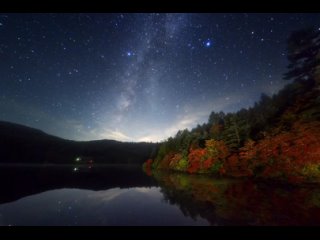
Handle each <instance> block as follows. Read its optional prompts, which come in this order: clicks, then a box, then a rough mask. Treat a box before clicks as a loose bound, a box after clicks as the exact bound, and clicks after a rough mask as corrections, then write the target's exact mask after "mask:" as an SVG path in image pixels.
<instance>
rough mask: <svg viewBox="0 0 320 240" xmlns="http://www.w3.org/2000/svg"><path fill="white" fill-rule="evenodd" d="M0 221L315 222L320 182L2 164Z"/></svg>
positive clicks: (84, 223)
mask: <svg viewBox="0 0 320 240" xmlns="http://www.w3.org/2000/svg"><path fill="white" fill-rule="evenodd" d="M0 189H1V195H0V225H5V226H8V225H10V226H16V225H24V226H29V225H36V226H39V225H49V226H57V225H58V226H60V225H63V226H89V225H94V226H100V225H102V226H114V225H116V226H118V225H129V226H141V225H142V226H146V225H152V226H154V225H157V226H158V225H160V226H161V225H186V226H189V225H190V226H191V225H201V226H206V225H213V226H217V225H320V188H319V187H317V186H303V187H302V186H300V187H292V186H283V185H281V186H278V185H275V184H266V183H262V182H254V181H252V180H247V179H242V180H239V179H237V180H235V179H215V178H212V177H209V176H201V175H187V174H181V173H168V172H155V173H153V175H152V176H148V175H147V174H145V173H144V172H143V171H142V170H141V167H140V166H123V165H122V166H121V165H114V166H80V165H77V166H72V165H70V166H47V167H44V166H29V167H26V166H16V167H10V166H1V167H0Z"/></svg>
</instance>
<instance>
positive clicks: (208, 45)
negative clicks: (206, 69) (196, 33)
mask: <svg viewBox="0 0 320 240" xmlns="http://www.w3.org/2000/svg"><path fill="white" fill-rule="evenodd" d="M205 46H206V47H210V46H211V41H210V40H209V39H208V40H207V41H206V42H205Z"/></svg>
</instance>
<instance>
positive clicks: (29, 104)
mask: <svg viewBox="0 0 320 240" xmlns="http://www.w3.org/2000/svg"><path fill="white" fill-rule="evenodd" d="M308 26H314V27H316V28H317V29H319V30H320V14H251V13H250V14H243V13H237V14H224V13H215V14H185V13H183V14H182V13H179V14H173V13H170V14H164V13H161V14H151V13H150V14H133V13H131V14H76V13H74V14H48V13H47V14H7V13H5V14H0V120H3V121H10V122H15V123H19V124H23V125H27V126H30V127H34V128H37V129H41V130H43V131H45V132H47V133H49V134H52V135H55V136H59V137H63V138H67V139H73V140H96V139H115V140H120V141H134V142H136V141H161V140H164V139H166V138H168V137H169V136H173V135H175V133H176V132H177V131H178V130H179V129H185V128H189V129H192V128H193V127H196V126H197V124H202V123H204V122H207V120H208V117H209V114H210V113H211V111H220V110H222V111H224V112H233V111H237V110H239V109H241V108H243V107H245V108H247V107H250V106H252V105H253V103H254V102H255V101H257V100H259V97H260V95H261V93H262V92H264V93H266V94H268V95H272V94H273V93H276V92H277V91H278V90H279V89H281V88H282V87H283V86H284V85H285V84H286V83H288V81H285V80H282V75H283V73H284V72H286V66H287V59H286V39H287V38H288V36H289V34H290V33H291V32H292V31H294V30H299V29H301V28H305V27H308Z"/></svg>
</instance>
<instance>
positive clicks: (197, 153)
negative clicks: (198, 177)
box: [187, 148, 207, 173]
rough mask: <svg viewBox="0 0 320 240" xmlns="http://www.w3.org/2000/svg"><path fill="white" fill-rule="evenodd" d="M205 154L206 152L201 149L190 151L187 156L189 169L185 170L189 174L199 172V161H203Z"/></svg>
mask: <svg viewBox="0 0 320 240" xmlns="http://www.w3.org/2000/svg"><path fill="white" fill-rule="evenodd" d="M206 153H207V150H206V149H201V148H200V149H194V150H192V151H190V153H189V155H188V160H189V167H188V169H187V171H188V172H189V173H195V172H199V170H200V169H201V161H202V160H203V158H204V156H205V155H206Z"/></svg>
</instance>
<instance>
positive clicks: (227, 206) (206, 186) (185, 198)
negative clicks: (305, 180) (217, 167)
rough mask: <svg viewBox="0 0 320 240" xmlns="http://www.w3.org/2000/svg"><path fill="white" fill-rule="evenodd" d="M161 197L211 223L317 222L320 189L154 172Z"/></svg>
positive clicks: (192, 216) (277, 223) (193, 216)
mask: <svg viewBox="0 0 320 240" xmlns="http://www.w3.org/2000/svg"><path fill="white" fill-rule="evenodd" d="M154 177H155V178H156V180H157V181H158V183H159V185H160V187H161V192H162V193H163V195H164V200H165V201H166V202H168V203H170V204H172V205H178V206H179V208H180V209H181V211H182V213H183V214H184V215H185V216H187V217H191V218H193V219H196V218H197V217H198V216H200V217H202V218H205V219H207V220H208V221H209V222H210V224H212V225H217V224H218V225H319V224H320V190H319V189H316V187H311V186H309V187H289V186H275V185H270V184H269V185H267V184H265V183H255V182H253V181H250V180H226V179H212V178H209V177H207V176H199V175H187V174H182V173H178V174H177V173H167V172H160V171H157V172H154Z"/></svg>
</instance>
